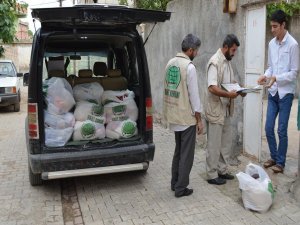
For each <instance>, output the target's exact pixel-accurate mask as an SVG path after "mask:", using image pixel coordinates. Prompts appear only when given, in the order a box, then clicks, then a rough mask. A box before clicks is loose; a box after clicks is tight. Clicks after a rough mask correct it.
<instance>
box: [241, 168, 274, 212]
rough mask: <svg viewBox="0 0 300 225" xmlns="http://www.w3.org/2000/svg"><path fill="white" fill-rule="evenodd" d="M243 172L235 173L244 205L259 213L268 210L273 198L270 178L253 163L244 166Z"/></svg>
mask: <svg viewBox="0 0 300 225" xmlns="http://www.w3.org/2000/svg"><path fill="white" fill-rule="evenodd" d="M245 172H246V173H243V172H239V173H238V174H236V176H237V178H238V180H239V187H240V189H241V190H242V200H243V203H244V207H245V208H246V209H251V210H254V211H257V212H261V213H263V212H266V211H268V209H269V208H270V206H271V205H272V203H273V199H274V190H273V185H272V181H271V179H270V178H269V176H268V174H267V173H266V172H265V170H264V169H263V168H262V167H260V166H258V165H255V164H253V163H249V164H248V165H247V166H246V169H245Z"/></svg>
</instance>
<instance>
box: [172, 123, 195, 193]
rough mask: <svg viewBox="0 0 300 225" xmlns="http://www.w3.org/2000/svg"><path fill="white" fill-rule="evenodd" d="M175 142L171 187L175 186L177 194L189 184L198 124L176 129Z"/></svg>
mask: <svg viewBox="0 0 300 225" xmlns="http://www.w3.org/2000/svg"><path fill="white" fill-rule="evenodd" d="M175 142H176V146H175V152H174V156H173V161H172V179H171V187H172V188H173V187H174V188H175V193H176V194H181V193H182V192H183V191H184V189H185V188H186V187H187V186H188V185H189V176H190V172H191V169H192V166H193V162H194V155H195V142H196V125H194V126H190V127H189V128H187V129H186V130H184V131H175Z"/></svg>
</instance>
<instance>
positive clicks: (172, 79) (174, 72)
mask: <svg viewBox="0 0 300 225" xmlns="http://www.w3.org/2000/svg"><path fill="white" fill-rule="evenodd" d="M180 80H181V76H180V69H179V67H176V66H170V67H169V68H168V70H167V75H166V82H167V87H168V88H169V89H172V90H175V89H177V87H178V85H179V84H180Z"/></svg>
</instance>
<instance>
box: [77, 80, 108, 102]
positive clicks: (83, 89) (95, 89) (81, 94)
mask: <svg viewBox="0 0 300 225" xmlns="http://www.w3.org/2000/svg"><path fill="white" fill-rule="evenodd" d="M102 94H103V87H102V86H101V85H100V84H99V83H97V82H92V83H83V84H78V85H76V86H75V87H74V88H73V95H74V98H75V100H76V102H79V101H89V102H94V103H98V104H99V103H101V96H102Z"/></svg>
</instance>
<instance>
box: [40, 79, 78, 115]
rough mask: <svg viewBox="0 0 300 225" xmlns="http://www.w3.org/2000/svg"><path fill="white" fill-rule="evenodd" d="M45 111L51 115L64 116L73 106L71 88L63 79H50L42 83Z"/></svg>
mask: <svg viewBox="0 0 300 225" xmlns="http://www.w3.org/2000/svg"><path fill="white" fill-rule="evenodd" d="M43 89H44V90H43V92H44V97H45V101H46V104H47V111H48V112H49V113H51V114H64V113H67V112H69V111H70V110H71V109H72V108H73V106H74V105H75V100H74V98H73V92H72V87H71V86H70V84H69V83H68V81H67V80H66V79H64V78H59V77H52V78H50V79H49V80H45V81H44V83H43Z"/></svg>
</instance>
